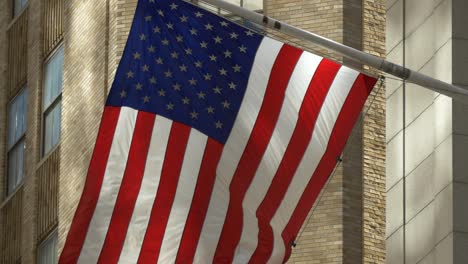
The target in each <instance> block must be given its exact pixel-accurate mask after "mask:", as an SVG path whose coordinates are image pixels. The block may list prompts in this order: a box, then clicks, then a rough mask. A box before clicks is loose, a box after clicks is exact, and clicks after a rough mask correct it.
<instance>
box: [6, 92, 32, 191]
mask: <svg viewBox="0 0 468 264" xmlns="http://www.w3.org/2000/svg"><path fill="white" fill-rule="evenodd" d="M27 99H28V96H27V92H26V88H23V89H22V90H21V92H20V93H19V94H18V95H17V96H16V97H15V98H14V99H13V100H12V101H11V103H10V105H9V107H8V132H7V141H8V142H7V145H8V179H7V194H11V193H12V192H13V191H14V190H15V189H16V188H17V187H18V185H19V184H20V183H21V181H22V180H23V174H24V148H25V144H24V142H25V134H26V117H27V105H28V102H27V101H28V100H27Z"/></svg>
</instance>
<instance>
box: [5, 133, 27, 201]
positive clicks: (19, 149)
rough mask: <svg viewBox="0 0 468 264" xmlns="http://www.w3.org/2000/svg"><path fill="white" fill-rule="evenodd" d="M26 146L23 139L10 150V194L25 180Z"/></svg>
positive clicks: (8, 191)
mask: <svg viewBox="0 0 468 264" xmlns="http://www.w3.org/2000/svg"><path fill="white" fill-rule="evenodd" d="M24 147H25V144H24V139H23V140H21V141H20V142H19V143H18V144H16V145H15V147H14V148H13V149H11V150H10V151H9V152H8V190H7V193H8V194H10V193H12V192H13V191H14V190H15V189H16V187H18V185H19V184H20V183H21V181H22V180H23V174H24Z"/></svg>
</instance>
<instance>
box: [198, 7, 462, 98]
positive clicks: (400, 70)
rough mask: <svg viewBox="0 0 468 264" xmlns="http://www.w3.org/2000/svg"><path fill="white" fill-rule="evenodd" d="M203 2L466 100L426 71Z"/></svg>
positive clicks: (237, 9)
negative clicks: (425, 72) (412, 68)
mask: <svg viewBox="0 0 468 264" xmlns="http://www.w3.org/2000/svg"><path fill="white" fill-rule="evenodd" d="M202 1H203V2H206V3H209V4H211V5H214V6H216V7H218V8H221V9H224V10H227V11H229V12H231V13H233V14H235V15H238V16H240V17H242V18H245V19H247V20H250V21H252V22H254V23H257V24H260V25H264V26H266V27H269V28H272V29H275V30H278V31H280V32H282V33H285V34H288V35H290V36H293V37H296V38H299V39H303V40H307V41H310V42H312V43H314V44H317V45H319V46H322V47H324V48H326V49H329V50H332V51H335V52H337V53H339V54H341V55H343V56H345V57H347V58H349V59H351V60H353V61H356V62H359V63H362V64H365V65H368V66H370V67H373V68H376V69H378V70H380V71H382V72H385V73H388V74H390V75H393V76H396V77H398V78H400V79H402V80H406V81H408V82H411V83H414V84H417V85H420V86H424V87H426V88H429V89H431V90H433V91H435V92H438V93H441V94H444V95H447V96H450V97H452V98H454V99H457V100H460V101H462V102H464V103H468V90H465V89H463V88H460V87H458V86H455V85H452V84H449V83H446V82H442V81H440V80H437V79H434V78H432V77H430V76H427V75H425V74H422V73H419V72H416V71H413V70H410V69H408V68H405V67H403V66H401V65H398V64H395V63H392V62H389V61H386V60H385V59H382V58H379V57H377V56H374V55H371V54H367V53H365V52H362V51H360V50H357V49H354V48H351V47H348V46H346V45H343V44H341V43H338V42H336V41H333V40H330V39H327V38H324V37H322V36H319V35H317V34H314V33H311V32H308V31H305V30H302V29H300V28H297V27H294V26H291V25H289V24H286V23H283V22H280V21H278V20H276V19H273V18H271V17H268V16H264V15H262V14H259V13H256V12H253V11H250V10H248V9H245V8H242V7H239V6H236V5H234V4H231V3H228V2H225V1H223V0H202Z"/></svg>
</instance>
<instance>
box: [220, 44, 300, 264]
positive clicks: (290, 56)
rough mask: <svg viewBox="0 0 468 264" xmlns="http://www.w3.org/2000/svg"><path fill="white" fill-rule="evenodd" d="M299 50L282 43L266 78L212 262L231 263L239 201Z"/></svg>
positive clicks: (275, 117) (238, 233)
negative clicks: (261, 98)
mask: <svg viewBox="0 0 468 264" xmlns="http://www.w3.org/2000/svg"><path fill="white" fill-rule="evenodd" d="M301 54H302V50H300V49H297V48H295V47H292V46H289V45H286V44H285V45H283V47H282V48H281V50H280V52H279V54H278V57H277V58H276V61H275V64H274V65H273V68H272V71H271V73H270V79H269V81H268V86H267V89H266V92H265V97H264V99H263V103H262V107H261V109H260V112H259V115H258V117H257V121H256V123H255V125H254V128H253V130H252V134H251V135H250V138H249V141H248V143H247V146H246V147H245V149H244V153H243V154H242V157H241V159H240V161H239V164H238V166H237V169H236V172H235V173H234V176H233V180H232V182H231V184H230V186H229V191H230V199H229V207H228V211H227V214H226V219H225V221H224V226H223V230H222V232H221V237H220V239H219V241H218V246H217V248H216V253H215V257H214V262H215V263H231V262H232V260H233V257H234V251H235V249H236V247H237V244H238V243H239V240H240V236H241V233H242V223H243V211H242V201H243V200H244V197H245V193H246V192H247V189H248V188H249V186H250V184H251V183H252V180H253V177H254V176H255V172H256V171H257V168H258V165H259V164H260V161H261V159H262V157H263V154H264V152H265V150H266V148H267V146H268V142H269V141H270V138H271V135H272V134H273V130H274V128H275V125H276V121H277V120H278V116H279V114H280V110H281V106H282V104H283V100H284V96H285V92H286V87H287V86H288V82H289V79H290V77H291V74H292V72H293V70H294V68H295V66H296V63H297V61H298V60H299V57H300V56H301Z"/></svg>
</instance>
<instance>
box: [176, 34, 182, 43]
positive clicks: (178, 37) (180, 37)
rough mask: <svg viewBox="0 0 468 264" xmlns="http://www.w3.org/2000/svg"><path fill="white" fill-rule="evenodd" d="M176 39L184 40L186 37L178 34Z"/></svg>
mask: <svg viewBox="0 0 468 264" xmlns="http://www.w3.org/2000/svg"><path fill="white" fill-rule="evenodd" d="M176 40H177V42H182V41H184V37H182V36H181V35H177V37H176Z"/></svg>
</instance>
